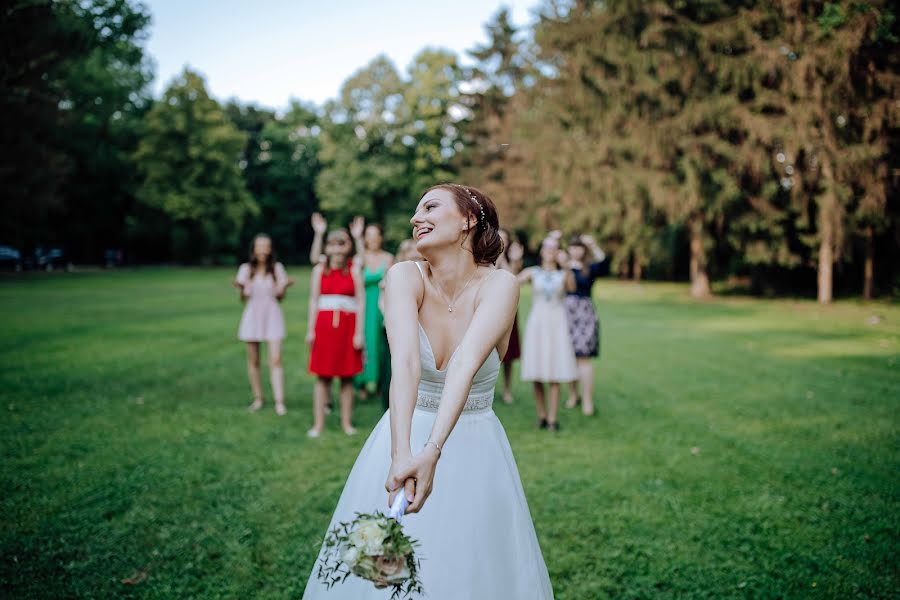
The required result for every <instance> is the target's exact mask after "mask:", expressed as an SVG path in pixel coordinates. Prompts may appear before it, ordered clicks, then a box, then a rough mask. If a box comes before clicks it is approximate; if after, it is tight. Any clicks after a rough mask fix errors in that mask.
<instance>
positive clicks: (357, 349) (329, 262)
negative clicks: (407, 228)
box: [306, 229, 366, 437]
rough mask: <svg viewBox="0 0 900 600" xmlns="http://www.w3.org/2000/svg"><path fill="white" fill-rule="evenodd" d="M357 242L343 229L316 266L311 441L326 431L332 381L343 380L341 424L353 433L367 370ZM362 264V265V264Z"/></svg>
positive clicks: (311, 325)
mask: <svg viewBox="0 0 900 600" xmlns="http://www.w3.org/2000/svg"><path fill="white" fill-rule="evenodd" d="M352 251H353V243H352V241H351V240H350V235H349V234H348V233H347V231H346V230H344V229H336V230H334V231H331V232H330V233H329V234H328V237H327V238H326V239H325V256H326V260H325V261H324V262H323V263H319V264H318V265H316V266H315V267H314V268H313V272H312V281H311V284H310V297H309V320H308V321H307V323H308V325H307V328H308V329H307V334H306V343H308V344H309V345H310V348H311V350H310V355H309V371H310V373H313V374H314V375H316V376H317V379H316V384H315V388H314V389H313V427H312V429H310V430H309V431H308V432H307V435H309V436H310V437H319V435H321V433H322V430H323V429H324V428H325V405H326V404H328V403H329V400H330V396H331V381H332V379H334V378H335V377H337V378H339V379H340V380H341V426H342V428H343V429H344V433H346V434H347V435H353V434H354V433H356V429H354V428H353V424H352V422H351V417H352V416H353V377H354V376H355V375H356V374H358V373H359V372H360V371H362V366H363V363H362V350H363V319H362V318H358V316H357V315H362V314H363V310H365V299H366V296H365V288H364V287H363V282H362V274H361V273H360V270H359V265H354V264H353V263H352V262H351V261H350V255H351V253H352ZM359 262H360V264H361V261H359Z"/></svg>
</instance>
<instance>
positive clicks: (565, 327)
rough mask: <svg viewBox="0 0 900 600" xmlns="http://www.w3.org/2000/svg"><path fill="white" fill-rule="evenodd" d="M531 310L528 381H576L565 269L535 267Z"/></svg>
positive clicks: (525, 352) (525, 364)
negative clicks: (547, 269) (567, 312)
mask: <svg viewBox="0 0 900 600" xmlns="http://www.w3.org/2000/svg"><path fill="white" fill-rule="evenodd" d="M534 269H535V271H534V274H533V275H532V279H531V284H532V299H531V313H529V315H528V321H527V322H526V323H525V336H524V337H525V339H524V343H523V345H522V365H521V369H522V371H521V374H522V379H523V380H524V381H543V382H552V383H563V382H568V381H575V379H576V378H577V371H576V367H575V350H574V349H573V347H572V338H571V336H570V335H569V322H568V319H567V318H566V308H565V306H564V304H563V302H564V299H565V297H566V273H565V271H561V270H558V271H545V270H543V269H541V268H540V267H534Z"/></svg>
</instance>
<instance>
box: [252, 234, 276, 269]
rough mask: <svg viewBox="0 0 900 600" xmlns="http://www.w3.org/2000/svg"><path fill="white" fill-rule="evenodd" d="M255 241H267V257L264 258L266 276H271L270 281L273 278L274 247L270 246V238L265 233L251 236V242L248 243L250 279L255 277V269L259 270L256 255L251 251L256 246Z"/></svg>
mask: <svg viewBox="0 0 900 600" xmlns="http://www.w3.org/2000/svg"><path fill="white" fill-rule="evenodd" d="M256 240H269V255H268V256H267V257H266V265H265V268H266V275H271V276H272V279H274V278H275V245H274V244H272V238H270V237H269V236H268V235H266V234H265V233H257V234H256V235H255V236H253V241H252V242H250V279H253V277H254V276H255V275H256V271H257V269H259V261H258V260H257V259H256V253H255V252H254V251H253V248H254V246H256Z"/></svg>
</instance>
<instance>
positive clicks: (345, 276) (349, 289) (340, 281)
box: [319, 266, 356, 296]
mask: <svg viewBox="0 0 900 600" xmlns="http://www.w3.org/2000/svg"><path fill="white" fill-rule="evenodd" d="M319 293H320V294H333V295H337V296H353V295H355V294H356V288H355V285H354V283H353V274H352V273H351V272H350V267H349V266H348V267H346V268H343V269H326V270H323V271H322V279H321V280H320V281H319Z"/></svg>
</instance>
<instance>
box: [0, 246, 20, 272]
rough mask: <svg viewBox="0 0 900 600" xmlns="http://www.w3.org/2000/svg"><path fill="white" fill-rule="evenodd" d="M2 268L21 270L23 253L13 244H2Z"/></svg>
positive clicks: (0, 252)
mask: <svg viewBox="0 0 900 600" xmlns="http://www.w3.org/2000/svg"><path fill="white" fill-rule="evenodd" d="M0 268H2V269H6V270H10V271H21V270H22V253H21V252H19V251H18V250H16V249H15V248H13V247H12V246H0Z"/></svg>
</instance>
